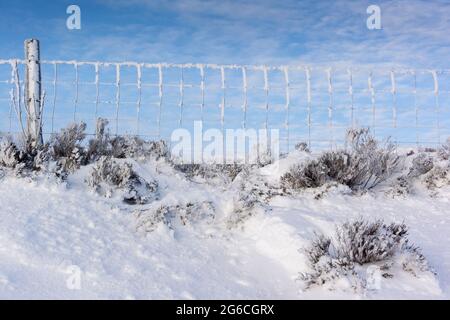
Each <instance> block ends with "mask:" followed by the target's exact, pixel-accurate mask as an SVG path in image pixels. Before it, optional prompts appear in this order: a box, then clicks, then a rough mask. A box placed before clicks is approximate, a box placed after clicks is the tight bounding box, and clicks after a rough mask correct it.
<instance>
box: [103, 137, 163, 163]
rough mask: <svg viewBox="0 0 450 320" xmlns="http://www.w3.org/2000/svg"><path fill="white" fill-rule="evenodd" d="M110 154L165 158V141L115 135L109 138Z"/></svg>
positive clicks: (140, 157)
mask: <svg viewBox="0 0 450 320" xmlns="http://www.w3.org/2000/svg"><path fill="white" fill-rule="evenodd" d="M111 149H112V156H113V157H114V158H119V159H124V158H133V159H147V158H150V157H152V158H155V159H156V160H159V159H160V158H164V159H167V157H168V153H169V151H168V148H167V145H166V142H165V141H163V140H161V141H145V140H142V139H140V138H138V137H131V136H125V137H121V136H118V137H115V138H113V139H111Z"/></svg>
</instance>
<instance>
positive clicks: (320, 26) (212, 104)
mask: <svg viewBox="0 0 450 320" xmlns="http://www.w3.org/2000/svg"><path fill="white" fill-rule="evenodd" d="M70 5H77V6H79V7H80V10H81V29H80V30H69V29H68V28H67V26H66V20H67V19H68V18H69V16H70V14H68V13H67V12H66V10H67V8H68V7H69V6H70ZM370 5H376V6H378V7H379V8H380V19H381V28H380V29H374V30H370V29H369V28H368V27H367V20H368V18H369V17H370V15H371V14H370V13H368V12H367V9H368V7H369V6H370ZM449 31H450V1H449V0H431V1H425V0H394V1H384V0H383V1H382V0H379V1H375V0H370V1H366V0H357V1H356V0H334V1H328V0H327V1H325V0H303V1H300V0H283V1H275V0H258V1H255V0H239V1H236V0H182V1H181V0H171V1H169V0H90V1H87V0H79V1H65V0H55V1H49V0H33V1H31V0H14V1H12V0H2V1H1V2H0V60H1V59H15V58H19V59H21V58H23V55H24V53H23V42H24V40H25V39H28V38H37V39H39V40H40V43H41V59H43V60H77V61H106V62H123V61H136V62H145V63H162V62H165V63H194V64H196V63H200V64H204V63H211V64H219V65H221V64H228V65H229V64H233V65H234V64H236V65H269V66H274V65H275V66H277V65H278V66H279V65H282V66H286V65H287V66H291V67H295V66H305V65H307V66H312V67H313V71H312V74H311V78H312V80H311V82H312V84H311V88H310V89H311V90H312V91H313V92H312V101H311V102H310V103H308V96H310V93H308V92H307V90H308V85H307V83H306V73H305V70H299V71H298V72H297V75H295V74H293V73H292V72H291V73H290V81H291V85H292V89H291V90H290V92H289V94H290V106H289V108H290V109H289V110H290V111H289V115H287V113H288V112H287V111H286V110H287V107H286V106H287V94H286V90H285V85H286V83H285V79H284V75H283V72H282V71H280V70H281V69H280V70H278V71H277V72H269V74H268V78H269V84H268V85H269V86H270V93H269V92H266V91H265V89H264V81H263V80H264V77H263V73H262V72H261V71H257V72H253V73H250V71H249V74H248V78H249V80H248V81H249V83H250V85H253V84H254V83H256V85H255V86H256V87H258V88H257V89H256V90H253V91H252V92H250V90H249V92H248V99H247V98H245V97H244V92H243V81H242V75H241V73H240V72H241V71H240V70H239V69H238V70H237V73H236V72H234V74H233V72H232V71H227V74H226V77H227V85H228V86H230V87H231V86H233V85H235V86H237V87H238V89H237V90H234V91H232V90H230V89H229V90H228V91H227V93H226V105H225V109H226V112H225V114H226V116H225V118H226V121H225V122H226V124H227V125H228V124H229V125H231V126H234V127H240V126H241V123H242V122H243V116H242V113H243V111H242V110H243V109H244V104H245V103H247V107H248V110H249V111H248V117H249V119H248V121H249V125H252V126H253V127H255V128H260V127H261V125H264V123H265V119H269V120H270V121H272V122H273V123H272V126H273V127H276V128H284V129H283V130H284V131H285V132H284V133H282V135H284V136H286V135H288V132H287V130H286V122H290V124H291V128H293V129H294V128H295V130H297V133H298V135H297V138H298V139H297V140H298V141H304V140H305V136H307V135H309V133H306V131H305V130H307V129H306V127H307V126H309V125H310V124H311V123H312V125H314V124H317V125H318V126H319V127H323V126H327V128H328V129H329V130H328V131H327V132H324V131H323V130H322V128H319V129H316V131H315V132H316V133H317V136H316V138H317V139H318V140H320V139H322V138H325V139H329V137H330V136H333V137H335V136H340V137H342V136H343V133H342V132H343V131H342V130H344V129H346V128H347V127H348V126H349V125H353V124H354V123H355V124H356V125H358V126H366V125H370V124H372V125H373V127H375V125H374V124H378V125H379V127H381V129H383V130H384V129H386V128H387V129H389V130H386V131H384V132H381V130H379V131H377V132H380V135H381V136H383V137H386V136H388V135H397V137H399V140H400V139H403V141H405V142H411V141H416V140H417V141H418V140H419V135H420V136H421V137H424V138H425V139H427V141H433V142H436V141H437V142H440V141H442V140H443V139H445V137H446V136H448V135H450V107H447V106H448V105H450V72H449V71H445V72H441V70H443V69H449V61H450V35H449ZM361 66H363V67H368V68H367V69H366V70H365V71H364V73H363V74H361V75H359V76H358V75H357V74H356V73H354V74H352V78H351V81H352V84H351V85H352V86H353V88H352V89H351V90H349V89H350V88H349V86H350V83H349V80H350V79H349V76H348V73H347V68H353V70H356V69H357V68H359V67H361ZM316 67H317V68H316ZM328 67H332V68H333V70H339V69H340V71H339V72H334V74H333V81H334V87H335V93H334V96H333V97H331V95H330V94H329V90H328V87H327V83H328V80H327V78H326V72H325V71H326V68H328ZM314 68H316V69H317V70H314ZM320 68H321V69H320ZM392 68H393V69H403V70H405V69H421V71H423V72H424V73H423V74H417V79H416V80H417V87H418V88H419V89H421V90H424V91H425V92H424V93H421V92H419V93H418V95H415V94H414V89H413V85H414V81H415V80H414V78H413V77H412V74H407V75H405V76H404V78H403V79H402V77H401V75H397V76H396V80H395V81H396V86H397V87H398V88H400V89H399V92H398V93H395V94H394V95H393V94H392V93H391V92H392V87H391V78H390V70H391V69H392ZM106 69H108V70H106ZM128 69H129V70H126V68H122V69H121V77H122V82H127V81H129V82H131V86H130V87H125V86H122V87H121V88H120V89H119V90H118V88H117V86H116V85H115V83H116V81H117V79H116V75H117V73H116V72H115V70H114V67H109V68H103V69H101V70H100V82H102V81H103V82H110V83H111V85H109V86H103V87H101V88H100V97H99V99H100V100H99V101H100V103H99V104H98V103H95V100H96V93H95V89H96V88H95V86H94V85H92V81H94V80H93V77H94V75H95V73H94V70H93V66H90V68H88V67H85V68H84V67H80V68H79V70H78V72H79V75H80V81H90V82H91V84H90V85H87V87H86V88H83V87H82V86H81V85H80V86H79V88H75V80H74V75H75V72H74V71H75V69H74V68H73V66H61V67H60V69H59V78H58V81H59V82H58V88H55V87H54V86H53V85H52V83H53V82H52V81H53V78H52V77H54V74H53V66H52V65H51V64H47V65H45V66H44V65H43V70H44V71H43V78H44V82H43V86H44V89H45V91H46V108H45V111H44V113H45V116H46V117H51V119H50V120H49V119H44V126H45V130H47V131H48V132H50V133H53V132H54V130H57V129H58V130H59V128H63V127H65V126H66V125H67V123H68V122H69V121H73V120H76V121H78V120H83V121H87V122H88V123H89V128H90V129H89V130H91V131H92V130H94V128H95V121H96V119H97V117H98V116H101V117H104V118H107V119H110V120H112V121H113V122H116V124H117V125H116V130H117V132H119V131H120V132H125V133H128V132H132V133H133V132H135V131H136V130H137V131H139V128H142V129H148V131H149V133H148V134H149V135H150V131H152V130H153V129H154V128H155V127H156V126H159V125H157V124H156V122H155V121H157V119H159V117H161V114H160V113H161V112H160V110H159V108H160V107H161V108H162V113H163V114H162V120H161V123H162V124H161V125H162V126H163V127H165V128H166V129H167V135H170V132H171V130H172V129H173V128H176V127H177V126H178V125H179V124H180V123H181V117H182V115H183V114H185V116H186V117H191V118H192V119H191V120H195V118H198V117H200V116H199V115H198V113H199V106H200V104H201V97H202V96H201V92H200V78H199V77H200V73H199V70H198V69H193V70H191V74H190V75H189V74H188V70H186V71H185V74H184V77H185V78H186V79H185V80H186V82H189V81H190V83H193V84H194V87H192V88H191V89H189V88H184V89H185V90H181V91H183V94H184V96H182V94H180V89H179V88H178V87H177V85H178V83H179V82H180V70H176V68H172V69H170V68H168V69H165V70H164V77H163V78H164V85H165V88H164V99H163V100H164V101H163V105H160V102H161V101H160V99H159V92H158V88H157V86H158V70H156V69H152V70H146V71H148V73H143V77H146V78H147V79H150V78H151V79H152V80H151V81H150V82H152V83H153V85H154V86H153V87H147V88H146V89H145V90H143V93H142V97H141V98H142V99H140V98H139V97H138V96H139V92H138V88H137V86H136V72H137V70H135V69H134V68H128ZM169 69H170V70H169ZM369 70H375V71H376V70H380V71H382V72H381V73H382V74H380V75H378V76H377V75H375V74H374V78H373V86H374V88H375V91H376V94H375V95H376V96H375V97H374V99H372V97H371V91H370V89H368V77H369ZM428 70H437V71H438V72H437V73H436V74H437V77H438V82H439V89H440V92H439V93H440V96H439V97H438V99H437V97H436V95H435V93H434V92H435V86H434V84H435V79H434V78H433V76H432V73H431V72H429V71H428ZM127 72H128V73H129V77H128V80H127V81H126V80H124V78H126V73H127ZM151 72H152V73H151ZM10 74H11V70H10V66H9V65H7V64H4V65H3V66H1V65H0V82H1V80H8V79H10ZM108 75H109V76H108ZM205 76H206V79H207V81H206V86H207V88H206V95H207V97H206V100H205V108H204V112H205V117H206V118H208V117H209V119H210V121H211V126H212V127H216V128H220V127H221V121H222V120H221V108H222V103H223V101H224V100H223V96H222V95H223V90H222V89H221V80H220V70H207V74H206V75H205ZM64 77H65V79H64ZM188 77H190V79H187V78H188ZM233 77H234V79H235V80H236V79H237V80H236V81H235V82H234V84H233V80H232V78H233ZM297 80H298V83H295V81H297ZM64 81H66V83H64ZM143 81H144V80H143ZM169 82H172V83H171V84H172V85H174V87H172V88H171V87H169V86H166V84H167V83H169ZM155 83H156V85H155ZM209 85H212V86H215V91H213V89H211V87H209ZM277 85H278V86H281V87H279V89H278V91H277V89H276V88H275V87H276V86H277ZM296 86H297V88H294V87H296ZM402 86H403V89H404V94H402V93H401V90H402ZM338 87H339V88H338ZM10 90H11V84H10V83H8V82H5V83H4V85H3V86H2V85H0V105H1V108H0V119H1V120H0V130H2V131H8V132H11V131H14V130H12V129H11V128H12V126H14V123H13V122H12V120H11V119H12V116H13V113H12V112H11V110H12V109H11V106H10V94H9V92H10ZM338 90H340V93H338ZM118 91H120V94H119V95H118V93H119V92H118ZM350 91H352V92H353V93H354V94H349V92H350ZM208 95H209V96H208ZM118 97H119V98H120V106H118V103H117V100H118ZM183 99H184V100H183ZM246 100H248V101H246ZM137 101H138V102H137ZM127 106H128V109H127ZM180 106H182V107H183V108H184V109H183V110H185V113H183V112H184V111H183V110H182V108H181V107H180ZM267 106H269V107H267ZM247 107H246V108H247ZM330 108H333V115H332V116H333V117H334V120H333V121H335V124H334V125H337V124H340V125H341V128H342V130H341V131H337V132H335V133H331V131H332V130H336V128H330V123H331V120H330V113H329V109H330ZM358 108H359V110H360V111H358V112H359V114H356V112H357V111H356V109H358ZM94 109H95V113H94V111H93V110H94ZM97 109H98V111H99V113H97ZM375 109H376V112H375ZM102 110H103V111H102ZM233 110H234V111H233ZM353 110H355V117H359V118H358V119H356V121H354V120H355V118H354V111H353ZM101 112H103V113H101ZM202 112H203V111H202ZM269 113H270V114H269ZM308 114H312V119H310V117H309V116H308ZM245 116H247V115H245ZM251 116H253V117H254V119H253V120H251V119H250V117H251ZM288 116H289V117H290V120H288V119H287V117H288ZM58 117H60V118H59V120H58ZM201 117H203V116H201ZM119 118H120V119H119ZM206 118H205V121H206ZM129 119H131V120H129ZM119 120H120V123H119ZM128 120H129V122H127V121H128ZM250 121H253V122H250ZM140 123H141V124H140ZM191 123H192V121H191ZM119 124H120V126H122V127H123V129H120V128H118V125H119ZM269 125H270V124H269ZM397 125H398V126H399V127H400V126H401V125H403V126H404V127H405V128H404V129H402V130H403V131H401V130H400V129H399V128H397ZM439 126H442V127H445V130H446V131H443V130H441V131H439V130H440V128H438V127H439ZM392 127H393V128H392ZM411 127H414V128H413V129H411ZM5 128H9V129H5ZM437 128H438V129H437ZM391 129H392V130H391ZM374 130H375V129H374ZM158 131H159V129H158ZM139 132H140V131H139ZM292 135H293V134H292ZM292 135H291V136H292ZM400 136H401V137H402V138H401V137H400ZM333 139H334V138H333ZM421 141H422V140H421Z"/></svg>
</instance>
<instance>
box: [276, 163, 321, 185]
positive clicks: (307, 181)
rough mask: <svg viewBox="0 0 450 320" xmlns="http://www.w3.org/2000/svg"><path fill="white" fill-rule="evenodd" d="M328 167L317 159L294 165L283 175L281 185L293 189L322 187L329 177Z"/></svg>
mask: <svg viewBox="0 0 450 320" xmlns="http://www.w3.org/2000/svg"><path fill="white" fill-rule="evenodd" d="M326 169H327V168H326V167H325V166H323V164H322V163H320V162H318V161H316V160H312V161H309V162H307V163H306V164H300V165H298V164H297V165H294V166H292V167H291V168H290V169H289V171H288V172H287V173H285V174H284V175H283V176H282V177H281V185H282V187H283V189H293V190H298V189H304V188H317V187H320V186H322V185H323V184H324V183H325V182H326V181H327V179H328V177H327V172H326Z"/></svg>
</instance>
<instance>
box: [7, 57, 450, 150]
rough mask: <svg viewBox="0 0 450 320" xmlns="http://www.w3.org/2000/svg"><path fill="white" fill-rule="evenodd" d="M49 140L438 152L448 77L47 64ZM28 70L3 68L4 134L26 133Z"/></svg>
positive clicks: (447, 108) (448, 116)
mask: <svg viewBox="0 0 450 320" xmlns="http://www.w3.org/2000/svg"><path fill="white" fill-rule="evenodd" d="M40 65H41V73H42V84H41V85H42V90H43V92H44V108H43V133H44V137H48V136H49V135H51V134H53V133H55V132H57V131H59V130H60V129H62V128H64V127H66V126H67V125H68V124H69V123H71V122H80V121H83V122H85V123H86V124H87V132H88V134H94V133H95V128H96V121H97V119H98V118H104V119H108V120H109V122H110V130H111V133H112V134H121V135H137V136H141V137H144V138H146V139H165V140H170V136H171V133H172V131H173V130H174V129H177V128H186V129H188V130H192V128H193V125H194V122H195V121H202V123H203V129H204V130H207V129H209V128H218V129H220V130H226V129H237V128H242V129H250V128H252V129H260V128H263V129H278V130H279V136H280V147H281V149H282V150H284V151H287V150H290V149H292V148H293V147H294V146H295V144H296V143H298V142H306V143H308V144H309V145H310V146H311V147H313V148H335V147H338V146H340V145H341V144H342V143H344V137H345V131H346V130H347V129H348V128H352V127H370V129H371V132H372V133H373V134H374V135H375V136H376V137H377V138H380V139H384V138H387V137H391V139H392V140H393V141H394V142H396V143H398V144H402V145H421V146H436V145H438V144H441V143H443V142H444V141H445V140H446V138H447V137H448V136H450V70H410V69H378V68H339V67H333V68H331V67H322V66H243V65H214V64H165V63H161V64H147V63H136V62H121V63H108V62H81V61H41V62H40ZM24 69H25V61H23V60H16V59H13V60H0V119H1V120H0V131H1V132H2V133H5V134H6V133H7V134H16V133H19V132H20V126H19V121H18V120H19V119H18V115H17V114H16V113H15V111H14V102H15V101H22V103H23V99H24V97H23V94H22V93H23V92H24V90H23V86H24V82H23V79H24V76H23V75H24Z"/></svg>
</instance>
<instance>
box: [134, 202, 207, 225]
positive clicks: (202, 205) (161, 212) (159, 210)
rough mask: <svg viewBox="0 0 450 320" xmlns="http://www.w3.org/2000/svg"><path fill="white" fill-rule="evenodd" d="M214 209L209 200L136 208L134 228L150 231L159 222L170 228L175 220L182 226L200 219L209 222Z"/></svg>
mask: <svg viewBox="0 0 450 320" xmlns="http://www.w3.org/2000/svg"><path fill="white" fill-rule="evenodd" d="M214 211H215V209H214V206H213V205H212V203H211V202H209V201H203V202H198V203H193V202H188V203H185V204H178V205H160V206H158V207H156V208H150V209H142V210H136V211H135V218H136V230H138V231H141V232H152V231H154V230H155V229H156V228H157V227H158V225H159V224H161V223H163V224H165V225H167V226H168V227H170V228H172V227H173V225H174V224H175V223H176V222H179V223H181V225H183V226H184V225H187V224H190V223H194V222H198V221H201V220H203V221H207V222H211V221H212V220H213V219H214V216H215V215H214Z"/></svg>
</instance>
